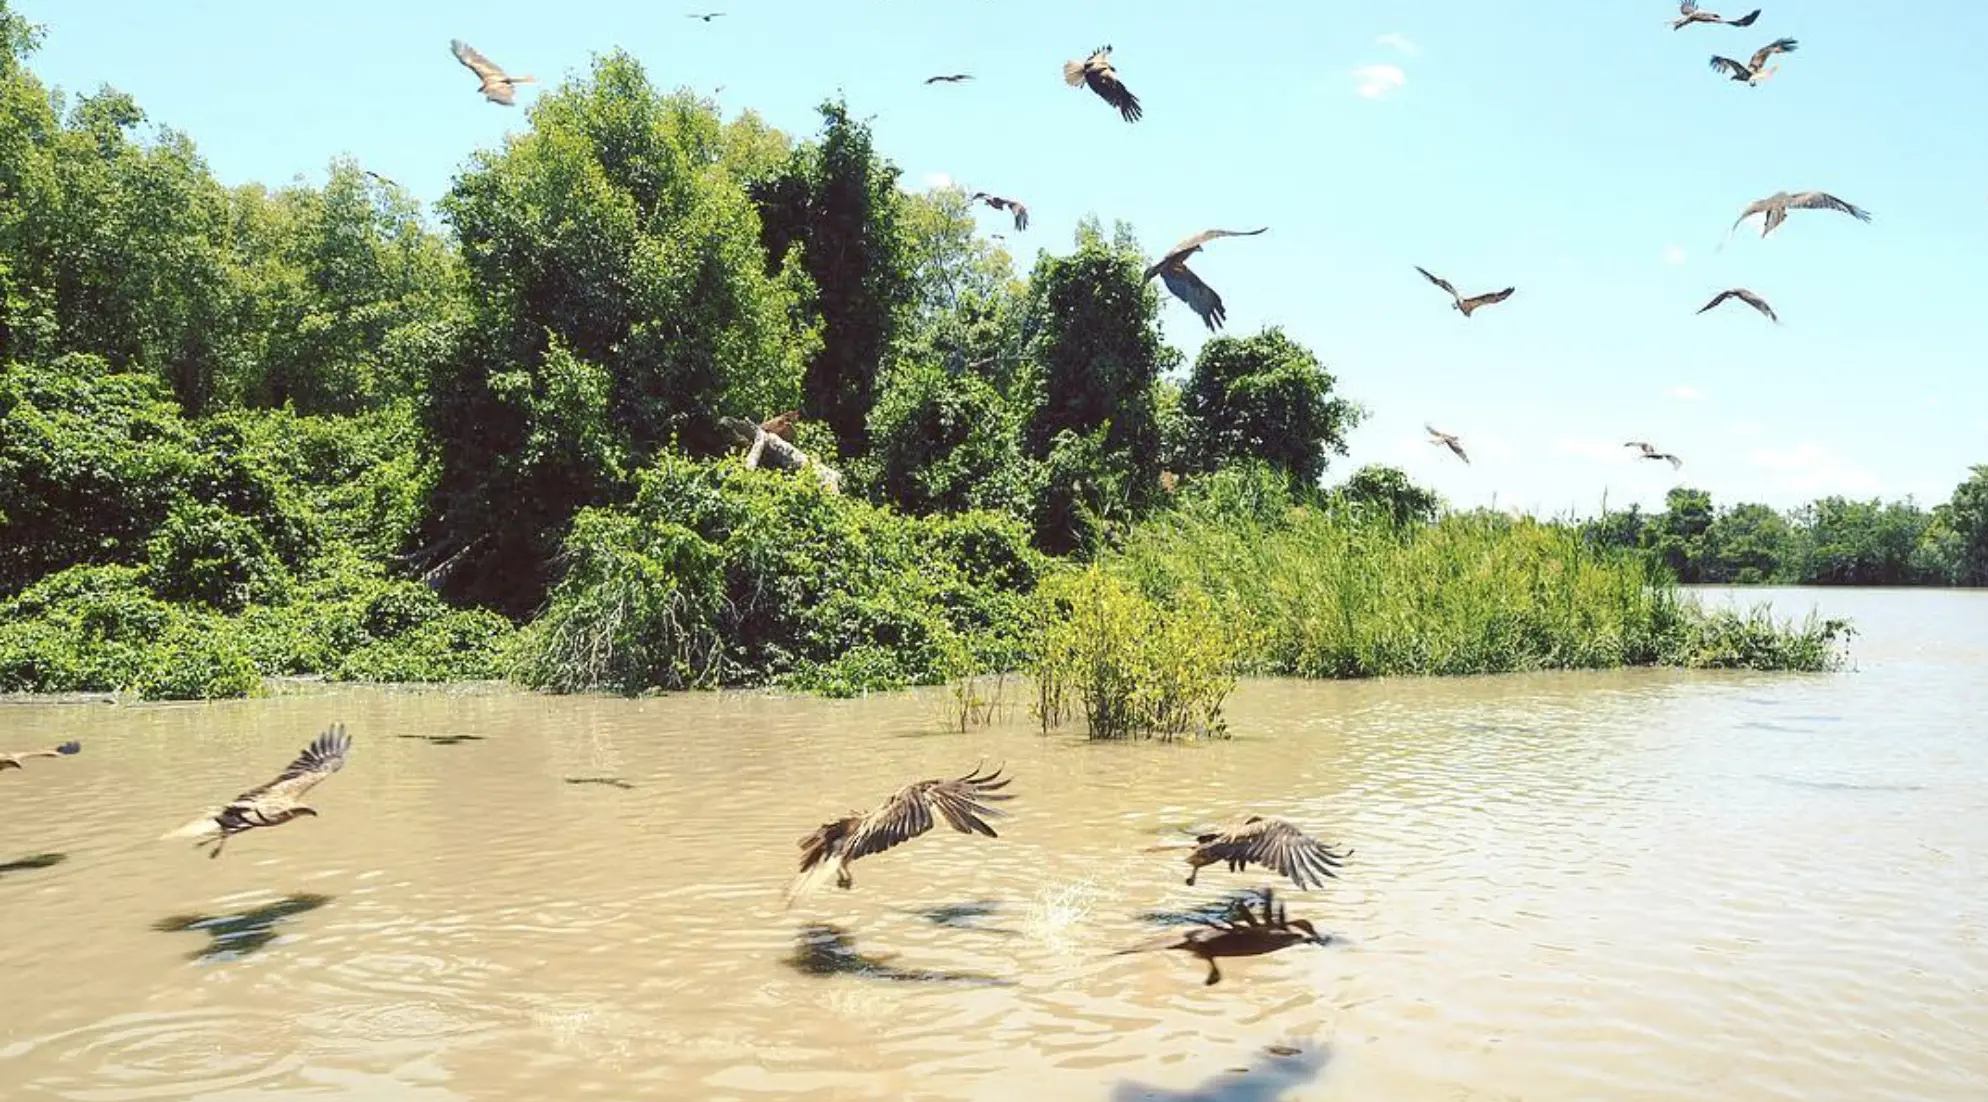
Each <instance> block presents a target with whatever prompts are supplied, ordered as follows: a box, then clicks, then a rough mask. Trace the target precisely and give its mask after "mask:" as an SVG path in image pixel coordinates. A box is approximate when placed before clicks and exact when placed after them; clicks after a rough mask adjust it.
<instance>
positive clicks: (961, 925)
mask: <svg viewBox="0 0 1988 1102" xmlns="http://www.w3.org/2000/svg"><path fill="white" fill-rule="evenodd" d="M1000 910H1001V904H1000V903H998V902H996V901H994V900H992V899H976V900H974V901H972V902H970V903H949V904H947V905H946V906H943V907H927V908H925V909H923V910H914V911H907V912H905V913H906V914H914V915H917V916H918V917H919V918H922V919H924V920H925V921H927V922H930V923H931V924H933V925H934V926H945V927H949V928H951V929H954V930H972V931H975V932H976V933H982V934H999V935H1000V936H1002V937H1016V936H1018V935H1019V934H1020V933H1021V931H1019V930H1011V929H1009V928H1007V927H1006V926H983V925H981V920H982V919H985V918H988V917H991V916H993V915H995V914H998V913H1000Z"/></svg>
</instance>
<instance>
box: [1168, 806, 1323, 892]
mask: <svg viewBox="0 0 1988 1102" xmlns="http://www.w3.org/2000/svg"><path fill="white" fill-rule="evenodd" d="M1194 841H1195V843H1196V845H1195V847H1194V851H1193V852H1192V853H1189V854H1188V855H1187V865H1188V872H1187V882H1188V883H1189V884H1190V885H1191V884H1193V883H1194V878H1195V877H1196V876H1198V875H1200V873H1201V866H1203V865H1216V864H1221V863H1223V862H1227V863H1228V866H1229V871H1230V872H1241V871H1242V870H1243V868H1244V866H1246V865H1251V864H1257V865H1262V866H1263V867H1264V868H1267V869H1274V870H1276V871H1277V872H1278V873H1279V874H1281V875H1283V876H1288V877H1290V878H1291V882H1292V883H1293V884H1296V885H1297V886H1298V887H1300V888H1317V887H1323V886H1324V885H1325V878H1328V877H1329V878H1331V879H1334V880H1336V879H1338V878H1339V874H1338V873H1336V872H1333V871H1332V870H1333V869H1336V868H1339V867H1340V865H1341V864H1342V863H1343V862H1344V861H1345V860H1346V859H1347V858H1348V857H1351V856H1352V852H1351V851H1347V852H1345V853H1341V852H1338V851H1336V850H1334V849H1333V848H1332V847H1331V846H1328V845H1326V844H1325V843H1323V842H1321V841H1319V840H1318V839H1316V838H1313V837H1312V836H1310V835H1308V834H1306V833H1305V832H1304V831H1302V830H1299V829H1298V828H1297V827H1296V826H1294V825H1292V824H1291V823H1290V822H1288V821H1286V820H1284V819H1266V818H1264V817H1263V816H1261V815H1251V816H1250V817H1249V818H1247V819H1244V820H1243V821H1242V822H1240V823H1236V824H1234V825H1232V826H1230V827H1228V828H1226V829H1224V830H1219V831H1216V832H1215V833H1213V834H1199V835H1196V836H1195V838H1194Z"/></svg>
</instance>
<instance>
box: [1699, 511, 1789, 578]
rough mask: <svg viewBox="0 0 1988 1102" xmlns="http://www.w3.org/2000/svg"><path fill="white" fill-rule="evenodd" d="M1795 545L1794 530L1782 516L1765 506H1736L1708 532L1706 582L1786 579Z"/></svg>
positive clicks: (1706, 535) (1722, 515)
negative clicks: (1787, 562) (1784, 571)
mask: <svg viewBox="0 0 1988 1102" xmlns="http://www.w3.org/2000/svg"><path fill="white" fill-rule="evenodd" d="M1793 546H1794V532H1793V529H1791V528H1790V527H1789V525H1788V521H1787V519H1786V518H1784V517H1783V516H1782V515H1781V514H1780V513H1777V512H1775V511H1774V510H1773V509H1770V508H1768V507H1767V506H1765V505H1758V504H1747V505H1735V506H1733V507H1732V508H1730V509H1726V510H1724V511H1722V512H1721V513H1720V514H1719V516H1718V518H1717V519H1715V520H1714V521H1713V522H1712V526H1711V528H1709V529H1707V530H1706V533H1705V561H1704V564H1703V568H1702V575H1703V580H1704V581H1707V582H1734V583H1738V584H1740V585H1756V584H1760V583H1763V582H1772V581H1779V580H1782V578H1783V577H1784V574H1783V563H1784V562H1785V561H1786V560H1787V559H1788V557H1789V555H1790V553H1791V551H1792V549H1793Z"/></svg>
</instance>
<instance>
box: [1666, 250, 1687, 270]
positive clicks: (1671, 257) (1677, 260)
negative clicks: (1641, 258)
mask: <svg viewBox="0 0 1988 1102" xmlns="http://www.w3.org/2000/svg"><path fill="white" fill-rule="evenodd" d="M1664 263H1666V264H1669V265H1671V266H1673V267H1675V266H1677V265H1679V264H1682V263H1684V248H1683V247H1682V246H1679V245H1665V246H1664Z"/></svg>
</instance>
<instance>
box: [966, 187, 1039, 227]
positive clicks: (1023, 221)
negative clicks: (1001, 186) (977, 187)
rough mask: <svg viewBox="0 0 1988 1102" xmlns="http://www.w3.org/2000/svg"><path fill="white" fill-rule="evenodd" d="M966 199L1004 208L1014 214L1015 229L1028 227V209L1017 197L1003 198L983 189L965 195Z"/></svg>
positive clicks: (969, 201) (999, 208) (970, 201)
mask: <svg viewBox="0 0 1988 1102" xmlns="http://www.w3.org/2000/svg"><path fill="white" fill-rule="evenodd" d="M966 201H967V202H968V203H973V202H982V203H986V204H987V205H988V206H990V207H993V208H994V209H995V210H1005V211H1007V212H1009V213H1010V214H1013V215H1014V216H1015V229H1016V230H1025V229H1028V228H1029V209H1028V207H1026V206H1024V205H1023V204H1022V202H1021V200H1019V199H1003V198H1001V197H1000V196H999V195H991V194H989V193H987V192H984V191H976V192H974V193H973V194H972V195H969V196H967V200H966Z"/></svg>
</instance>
